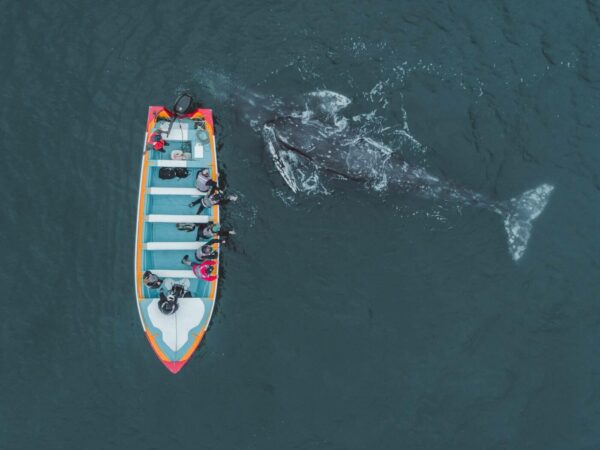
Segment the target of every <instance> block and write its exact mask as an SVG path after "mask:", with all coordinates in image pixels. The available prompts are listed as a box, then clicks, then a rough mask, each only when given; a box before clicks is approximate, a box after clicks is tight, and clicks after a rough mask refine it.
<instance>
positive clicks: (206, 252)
mask: <svg viewBox="0 0 600 450" xmlns="http://www.w3.org/2000/svg"><path fill="white" fill-rule="evenodd" d="M201 252H202V254H203V255H212V254H214V253H216V251H215V249H214V248H212V246H211V245H203V246H202V248H201Z"/></svg>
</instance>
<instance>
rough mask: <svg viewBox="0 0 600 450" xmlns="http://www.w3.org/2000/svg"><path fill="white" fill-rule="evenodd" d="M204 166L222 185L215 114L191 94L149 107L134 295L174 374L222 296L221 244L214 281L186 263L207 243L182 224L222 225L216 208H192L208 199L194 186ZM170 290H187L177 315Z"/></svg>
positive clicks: (152, 340) (199, 338) (156, 347)
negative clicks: (167, 302)
mask: <svg viewBox="0 0 600 450" xmlns="http://www.w3.org/2000/svg"><path fill="white" fill-rule="evenodd" d="M155 136H159V140H160V142H161V144H160V146H161V147H162V149H158V150H156V149H155V147H154V144H155V142H154V140H156V139H154V137H155ZM159 150H160V151H159ZM203 168H207V169H208V170H209V172H210V178H211V179H212V180H213V181H215V182H217V183H218V180H219V172H218V167H217V153H216V148H215V135H214V123H213V115H212V111H211V110H210V109H203V108H197V107H195V106H194V104H193V99H191V97H190V96H187V95H185V94H184V95H182V96H180V97H179V99H178V100H177V102H176V103H175V107H174V108H172V109H168V108H166V107H164V106H150V107H149V109H148V120H147V124H146V132H145V138H144V148H143V155H142V165H141V175H140V185H139V197H138V207H137V223H136V244H135V292H136V299H137V307H138V311H139V316H140V320H141V322H142V327H143V330H144V333H145V334H146V337H147V339H148V342H149V343H150V346H151V347H152V349H153V350H154V353H156V356H158V359H159V360H160V361H161V362H162V363H163V364H164V365H165V366H166V367H167V369H169V370H170V371H171V372H172V373H177V372H179V371H180V370H181V368H182V367H183V366H184V365H185V364H186V363H187V362H188V361H189V360H190V358H191V357H192V355H193V353H194V351H195V350H196V349H197V348H198V346H199V344H200V342H201V341H202V339H203V337H204V335H205V333H206V330H207V329H208V326H209V324H210V319H211V316H212V313H213V311H214V308H215V301H216V295H217V283H218V266H219V256H218V250H219V244H217V243H215V244H212V247H213V249H214V250H216V251H217V253H216V255H217V256H216V259H213V260H212V261H211V264H213V266H214V267H216V271H214V272H213V273H214V274H215V275H213V276H212V277H209V279H210V278H213V280H212V281H205V280H204V279H199V278H197V277H196V276H195V275H194V271H193V270H191V269H192V268H191V267H188V266H186V265H184V264H183V263H182V261H181V260H182V258H183V256H184V255H190V259H191V260H193V259H194V253H195V251H196V250H197V249H198V248H200V247H201V246H202V245H203V244H205V243H206V242H203V241H197V240H196V232H186V230H185V229H183V230H182V229H181V228H182V226H181V225H182V224H185V225H186V226H188V227H189V228H193V227H198V226H201V224H204V223H209V222H214V223H215V224H219V223H220V214H219V206H218V205H215V206H212V207H211V208H207V209H204V211H202V213H201V214H199V213H198V214H197V213H196V210H197V209H198V208H197V207H196V208H191V207H190V206H189V204H190V203H191V202H193V201H194V200H197V199H199V197H200V196H202V195H206V194H204V193H202V192H200V191H199V190H198V189H196V188H195V187H194V185H195V183H194V182H195V178H196V174H197V172H198V171H199V170H201V169H203ZM173 172H176V173H177V175H178V176H180V177H181V178H179V177H178V176H175V177H173V178H170V179H165V176H164V175H165V174H166V175H169V173H170V175H169V176H171V175H172V174H173ZM186 173H187V176H185V177H183V175H185V174H186ZM167 178H168V177H167ZM189 228H188V229H189ZM148 273H151V274H153V276H155V277H157V278H158V279H159V282H160V283H162V284H161V286H160V288H151V287H149V286H148V285H147V283H144V276H145V275H146V276H148V277H150V276H149V275H147V274H148ZM146 281H147V280H146ZM169 285H170V286H178V287H180V286H183V287H184V290H185V295H183V296H181V297H180V298H177V300H176V303H177V309H176V310H175V312H173V313H172V314H165V313H164V312H163V311H162V310H161V308H162V306H161V299H160V291H161V290H166V289H168V287H169ZM163 305H164V302H163Z"/></svg>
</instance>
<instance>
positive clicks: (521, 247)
mask: <svg viewBox="0 0 600 450" xmlns="http://www.w3.org/2000/svg"><path fill="white" fill-rule="evenodd" d="M553 189H554V186H552V185H550V184H542V185H540V186H538V187H536V188H535V189H531V190H529V191H526V192H524V193H523V194H521V195H519V196H518V197H515V198H512V199H510V200H509V201H507V202H506V203H505V208H504V212H503V213H502V216H503V217H504V227H505V228H506V233H507V234H508V249H509V251H510V254H511V255H512V257H513V259H514V260H515V261H517V260H519V259H520V258H521V257H522V256H523V253H525V249H526V248H527V241H529V236H530V235H531V228H532V226H533V224H532V222H533V221H534V220H535V218H536V217H538V216H539V215H540V214H541V213H542V211H543V210H544V208H545V207H546V204H547V203H548V199H549V198H550V193H551V192H552V190H553Z"/></svg>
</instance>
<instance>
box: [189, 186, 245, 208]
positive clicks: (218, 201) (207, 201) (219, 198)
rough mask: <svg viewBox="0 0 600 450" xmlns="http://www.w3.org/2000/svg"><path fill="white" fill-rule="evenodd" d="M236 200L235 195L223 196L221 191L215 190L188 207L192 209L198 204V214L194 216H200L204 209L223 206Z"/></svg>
mask: <svg viewBox="0 0 600 450" xmlns="http://www.w3.org/2000/svg"><path fill="white" fill-rule="evenodd" d="M236 200H237V195H234V194H229V195H225V193H224V192H223V191H222V190H221V189H218V188H215V189H213V190H212V192H211V193H210V194H208V195H205V196H203V197H200V198H199V199H198V200H195V201H193V202H192V203H190V204H189V207H190V208H192V207H194V206H196V205H197V204H200V208H198V212H196V214H202V212H203V211H204V210H205V209H206V208H210V207H212V206H214V205H223V204H225V203H227V202H235V201H236Z"/></svg>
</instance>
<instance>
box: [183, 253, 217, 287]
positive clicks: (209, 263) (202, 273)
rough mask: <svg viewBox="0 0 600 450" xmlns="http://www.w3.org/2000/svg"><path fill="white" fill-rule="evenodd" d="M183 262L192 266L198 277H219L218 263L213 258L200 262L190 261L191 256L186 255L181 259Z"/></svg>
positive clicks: (207, 278)
mask: <svg viewBox="0 0 600 450" xmlns="http://www.w3.org/2000/svg"><path fill="white" fill-rule="evenodd" d="M181 264H185V265H186V266H189V267H191V268H192V272H194V275H195V276H196V278H198V279H200V280H203V281H214V280H216V279H217V263H216V262H215V261H213V260H206V261H203V262H202V263H200V264H198V263H195V262H193V261H190V257H189V256H188V255H185V256H184V257H183V259H182V260H181Z"/></svg>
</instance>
